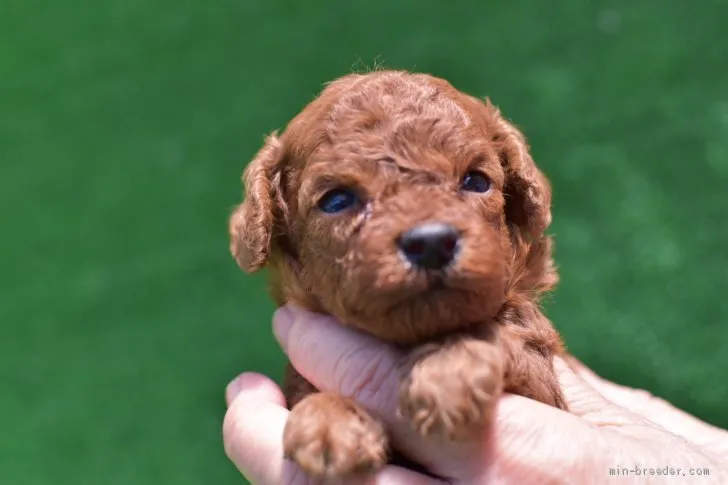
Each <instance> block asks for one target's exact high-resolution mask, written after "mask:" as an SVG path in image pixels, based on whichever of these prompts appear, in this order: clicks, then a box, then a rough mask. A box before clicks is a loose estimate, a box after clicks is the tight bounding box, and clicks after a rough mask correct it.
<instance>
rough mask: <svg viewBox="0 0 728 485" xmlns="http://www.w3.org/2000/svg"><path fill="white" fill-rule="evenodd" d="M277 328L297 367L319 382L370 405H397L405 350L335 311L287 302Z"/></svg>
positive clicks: (278, 315) (323, 387) (324, 387)
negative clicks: (363, 330) (357, 327)
mask: <svg viewBox="0 0 728 485" xmlns="http://www.w3.org/2000/svg"><path fill="white" fill-rule="evenodd" d="M273 331H274V333H275V335H276V338H277V340H278V342H279V344H280V345H281V347H282V348H283V351H284V352H285V353H286V354H287V355H288V358H289V360H290V361H291V363H292V364H293V366H294V367H295V369H296V370H297V371H298V372H299V373H300V374H301V375H302V376H303V377H304V378H305V379H306V380H308V381H309V382H311V384H313V385H314V386H315V387H316V388H318V389H321V390H326V391H337V392H339V393H340V394H342V395H344V396H348V397H351V398H352V399H354V400H355V401H358V402H359V403H360V404H362V405H363V406H365V407H368V408H370V409H371V408H383V407H384V408H387V407H392V408H394V403H395V402H396V393H397V389H398V385H397V383H398V380H397V376H396V373H395V372H392V370H393V369H396V368H397V366H398V363H399V360H400V357H401V356H400V354H399V352H397V351H396V349H394V348H393V347H391V346H389V345H386V344H384V343H383V342H380V341H378V340H376V339H374V337H371V336H369V335H366V334H363V333H361V332H357V331H356V330H353V329H351V328H347V327H345V326H344V325H342V324H340V323H339V322H338V321H336V320H335V319H334V318H333V317H331V316H328V315H320V314H314V313H311V312H308V311H306V310H303V309H301V308H298V307H295V306H292V305H287V306H284V307H281V308H280V309H278V310H277V311H276V314H275V316H274V317H273Z"/></svg>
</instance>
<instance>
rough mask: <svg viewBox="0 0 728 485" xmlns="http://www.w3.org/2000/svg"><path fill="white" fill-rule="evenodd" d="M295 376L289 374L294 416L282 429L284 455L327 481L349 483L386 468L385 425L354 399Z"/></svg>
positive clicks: (288, 389) (290, 398)
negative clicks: (322, 388)
mask: <svg viewBox="0 0 728 485" xmlns="http://www.w3.org/2000/svg"><path fill="white" fill-rule="evenodd" d="M294 372H295V371H293V372H291V370H290V369H289V371H288V375H287V381H288V383H289V384H288V385H287V386H286V390H287V394H288V396H287V398H288V400H289V406H291V414H290V415H289V417H288V421H287V422H286V425H285V428H284V430H283V450H284V454H285V457H286V458H288V459H291V460H293V461H295V462H296V463H297V464H298V465H299V466H300V467H301V469H303V471H304V472H305V473H306V474H307V475H308V476H310V477H311V478H314V479H316V480H318V481H321V482H324V483H330V482H333V483H339V482H343V483H347V482H346V480H348V479H350V478H351V477H353V476H355V475H358V474H361V473H366V472H370V471H376V470H378V469H380V468H382V467H383V466H384V465H385V464H386V463H387V455H388V443H387V435H386V432H385V428H384V426H383V424H382V423H381V422H380V421H379V420H378V419H376V418H374V417H373V416H371V415H370V414H369V413H368V412H367V411H365V410H364V409H362V408H361V406H359V405H358V404H356V403H355V402H354V401H352V400H351V399H348V398H345V397H343V396H340V395H338V394H336V393H331V392H318V391H315V388H314V387H313V386H312V385H311V384H310V383H308V382H307V381H306V380H305V379H303V378H302V377H301V376H300V375H298V373H295V375H298V377H297V378H294ZM291 378H293V380H292V381H291ZM306 388H308V389H306ZM311 390H313V391H312V392H306V391H311Z"/></svg>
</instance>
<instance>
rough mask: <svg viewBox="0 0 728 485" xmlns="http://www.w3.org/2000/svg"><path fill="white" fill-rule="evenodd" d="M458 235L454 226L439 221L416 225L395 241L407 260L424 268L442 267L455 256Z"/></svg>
mask: <svg viewBox="0 0 728 485" xmlns="http://www.w3.org/2000/svg"><path fill="white" fill-rule="evenodd" d="M459 239H460V235H459V234H458V231H457V230H455V228H454V227H452V226H449V225H447V224H441V223H428V224H422V225H421V226H416V227H414V228H412V229H410V230H409V231H407V232H405V233H404V234H402V235H401V236H400V238H399V240H398V241H397V244H398V245H399V248H400V250H401V251H402V254H404V256H405V257H406V258H407V260H408V261H409V262H411V263H412V264H414V265H415V266H418V267H420V268H424V269H442V268H444V267H445V266H447V265H448V264H449V263H450V262H451V261H452V260H453V258H454V257H455V253H456V252H457V249H458V240H459Z"/></svg>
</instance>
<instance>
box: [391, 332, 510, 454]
mask: <svg viewBox="0 0 728 485" xmlns="http://www.w3.org/2000/svg"><path fill="white" fill-rule="evenodd" d="M423 350H424V351H422V352H418V354H420V355H419V356H413V357H414V358H413V360H412V364H411V366H410V368H409V372H408V373H407V374H406V376H405V378H404V380H403V382H402V386H401V388H400V396H399V413H400V415H401V416H403V417H405V418H406V419H409V421H410V422H411V423H412V425H413V427H414V428H415V430H417V432H419V433H420V434H421V435H422V436H436V437H439V438H442V439H445V440H448V441H466V440H469V439H474V438H477V437H479V436H480V434H481V433H482V432H483V429H484V427H485V426H486V425H487V424H488V422H489V420H490V418H491V416H492V411H493V408H494V406H495V403H496V400H497V399H498V397H499V396H500V395H501V392H502V388H503V360H502V357H501V354H500V353H499V352H498V351H497V349H496V348H495V347H494V346H492V345H491V344H488V343H487V342H482V341H478V340H461V341H457V342H455V343H453V344H448V345H444V346H440V347H439V348H438V347H435V346H432V347H430V348H428V349H423Z"/></svg>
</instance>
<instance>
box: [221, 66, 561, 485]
mask: <svg viewBox="0 0 728 485" xmlns="http://www.w3.org/2000/svg"><path fill="white" fill-rule="evenodd" d="M243 182H244V185H245V193H246V195H245V197H244V200H243V202H242V203H241V204H240V205H239V206H238V207H237V208H236V209H235V210H234V212H233V214H232V216H231V218H230V224H229V231H230V248H231V252H232V254H233V256H234V258H235V260H236V261H237V263H238V264H239V265H240V267H241V268H242V269H243V270H245V271H246V272H253V271H256V270H258V269H260V268H262V267H263V266H266V265H267V267H268V268H269V270H270V276H271V294H272V297H273V299H274V300H275V302H276V303H277V304H284V303H286V302H292V303H295V304H297V305H300V306H303V307H306V308H308V309H310V310H312V311H315V312H321V313H327V314H330V315H333V316H334V317H336V318H337V319H338V320H340V321H341V322H342V323H343V324H345V325H349V326H351V327H354V328H357V329H359V330H361V331H364V332H367V333H369V334H371V335H373V336H375V337H377V338H379V339H381V340H383V341H386V342H390V343H392V344H395V345H397V346H399V347H400V348H402V349H405V350H406V352H407V358H406V359H404V362H403V363H402V369H401V372H402V376H401V388H400V394H399V412H400V415H401V416H402V418H403V419H407V420H409V422H410V423H411V425H412V427H413V428H414V429H415V430H416V431H417V432H419V433H421V434H422V435H424V436H429V437H432V438H433V439H435V438H439V439H447V440H461V441H462V440H468V439H471V438H473V437H474V436H476V435H478V434H479V433H481V432H482V429H483V427H484V426H485V425H487V423H488V421H489V419H490V418H491V415H492V410H493V408H494V404H495V403H496V400H497V399H498V397H499V396H500V395H501V394H502V393H503V392H509V393H515V394H519V395H522V396H526V397H529V398H532V399H535V400H538V401H541V402H543V403H546V404H548V405H551V406H555V407H558V408H562V409H566V404H565V401H564V397H563V395H562V393H561V391H560V388H559V386H558V383H557V380H556V377H555V374H554V370H553V367H552V358H553V356H554V355H556V354H559V353H561V352H563V346H562V342H561V339H560V337H559V335H558V333H557V332H556V331H555V330H554V328H553V327H552V325H551V323H550V322H549V320H548V319H547V318H546V317H545V316H544V315H543V313H542V312H541V310H540V307H539V300H540V298H541V297H542V295H543V294H544V293H545V292H548V291H549V290H551V289H552V288H553V287H554V285H555V284H556V283H557V279H558V278H557V273H556V270H555V268H554V266H553V263H552V257H551V239H550V237H548V236H546V235H545V234H544V231H545V230H546V229H547V227H548V226H549V223H550V222H551V211H550V203H551V188H550V185H549V182H548V180H547V179H546V177H545V176H544V174H543V173H542V172H541V171H540V170H539V169H538V168H537V166H536V165H535V163H534V161H533V160H532V158H531V156H530V154H529V149H528V146H527V144H526V141H525V139H524V136H523V135H522V134H521V133H520V132H519V130H518V129H517V128H516V127H515V126H514V125H512V124H511V123H509V122H508V121H507V120H506V119H504V118H503V117H502V116H501V114H500V112H499V110H498V109H497V108H495V107H494V106H493V105H492V104H491V103H490V101H488V100H486V101H482V100H480V99H477V98H475V97H472V96H470V95H467V94H465V93H462V92H460V91H458V90H456V89H455V88H454V87H453V86H452V85H450V84H449V83H448V82H447V81H445V80H442V79H439V78H436V77H433V76H430V75H426V74H419V73H408V72H401V71H378V72H371V73H366V74H351V75H347V76H344V77H342V78H340V79H337V80H335V81H334V82H332V83H330V84H328V85H327V87H326V88H325V89H324V90H323V92H322V93H321V94H320V95H319V96H318V97H317V98H316V99H315V100H314V101H312V102H311V103H310V104H309V105H308V106H306V107H305V108H304V109H303V111H302V112H301V113H300V114H298V115H297V116H296V117H295V118H294V119H293V120H292V121H291V122H290V123H289V125H288V126H287V127H286V129H285V131H284V132H283V133H282V134H281V135H280V136H278V135H277V134H276V133H273V134H271V135H270V136H268V137H267V139H266V140H265V144H264V146H263V147H262V149H261V150H260V151H259V152H258V154H257V155H256V156H255V158H254V159H253V160H252V162H251V163H250V164H249V165H248V167H247V168H246V170H245V172H244V175H243ZM284 391H285V394H286V397H287V399H288V406H289V408H290V409H291V414H290V417H289V420H288V422H287V425H286V428H285V432H284V449H285V453H286V456H287V457H288V458H290V459H292V460H294V461H295V462H296V463H298V465H300V467H301V468H302V469H303V470H304V471H305V472H306V473H307V474H308V475H310V476H311V477H313V478H315V479H336V480H344V481H346V479H348V478H351V477H353V476H354V475H355V474H358V473H361V472H364V471H371V470H376V469H378V468H380V467H382V466H383V465H385V464H386V462H387V459H388V457H389V456H390V451H389V450H390V446H389V444H388V440H387V433H386V431H385V428H384V426H383V424H382V423H381V422H380V420H379V419H378V418H377V417H376V416H373V415H371V414H370V413H369V412H367V411H366V410H365V409H363V408H362V407H360V406H359V405H358V404H357V403H356V402H354V401H353V400H352V399H351V398H350V397H347V396H341V395H338V394H336V393H331V392H319V391H317V389H315V388H314V387H313V386H312V385H311V384H310V383H308V382H307V381H306V380H305V379H304V378H303V377H302V376H300V375H299V374H298V373H297V372H296V370H295V369H293V368H292V367H291V366H290V365H289V366H288V370H287V376H286V381H285V384H284Z"/></svg>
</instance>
